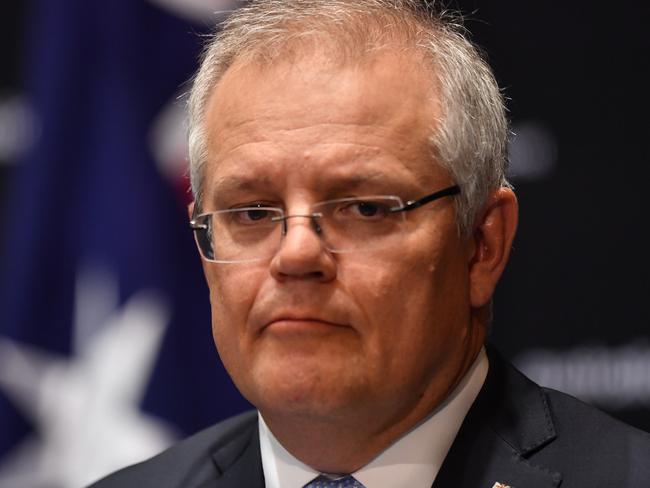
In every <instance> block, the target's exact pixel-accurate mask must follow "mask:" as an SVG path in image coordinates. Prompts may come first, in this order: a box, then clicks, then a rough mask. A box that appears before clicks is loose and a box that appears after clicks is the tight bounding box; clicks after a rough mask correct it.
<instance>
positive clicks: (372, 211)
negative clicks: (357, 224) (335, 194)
mask: <svg viewBox="0 0 650 488" xmlns="http://www.w3.org/2000/svg"><path fill="white" fill-rule="evenodd" d="M390 208H391V205H389V204H388V203H387V202H379V201H373V200H355V201H352V202H347V204H346V205H345V206H344V207H343V208H342V209H341V212H342V213H343V214H344V215H345V216H346V217H351V218H356V219H358V220H380V219H382V218H384V217H386V216H387V215H388V214H389V213H390Z"/></svg>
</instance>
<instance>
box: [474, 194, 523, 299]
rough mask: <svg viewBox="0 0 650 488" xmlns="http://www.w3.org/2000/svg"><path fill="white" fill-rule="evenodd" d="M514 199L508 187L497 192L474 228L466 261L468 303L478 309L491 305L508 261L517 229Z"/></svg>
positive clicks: (515, 202)
mask: <svg viewBox="0 0 650 488" xmlns="http://www.w3.org/2000/svg"><path fill="white" fill-rule="evenodd" d="M518 209H519V206H518V204H517V197H516V196H515V194H514V192H513V191H512V190H511V189H510V188H499V189H498V190H496V191H495V192H494V193H492V195H490V198H489V199H488V203H487V205H486V206H485V208H484V210H483V213H482V214H481V215H480V217H479V219H478V221H477V222H476V224H475V228H474V235H473V240H474V243H473V244H474V252H473V254H472V257H471V259H470V262H469V286H470V304H471V306H472V307H473V308H480V307H483V306H484V305H486V304H487V303H489V302H490V299H491V298H492V294H493V293H494V288H495V287H496V284H497V282H498V281H499V278H500V277H501V273H503V270H504V268H505V266H506V263H507V262H508V258H509V256H510V248H511V246H512V241H513V239H514V237H515V231H516V230H517V219H518Z"/></svg>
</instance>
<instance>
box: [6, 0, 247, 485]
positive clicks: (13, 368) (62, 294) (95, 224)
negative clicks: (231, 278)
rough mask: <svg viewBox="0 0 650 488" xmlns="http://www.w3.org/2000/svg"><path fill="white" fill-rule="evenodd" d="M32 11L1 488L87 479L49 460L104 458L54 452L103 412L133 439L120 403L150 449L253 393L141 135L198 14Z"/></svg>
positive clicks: (145, 7) (183, 75)
mask: <svg viewBox="0 0 650 488" xmlns="http://www.w3.org/2000/svg"><path fill="white" fill-rule="evenodd" d="M33 10H34V12H33V15H32V17H31V19H30V22H31V24H32V25H31V29H30V30H29V33H30V37H29V44H30V52H29V55H28V58H27V61H26V64H27V66H26V68H27V74H26V79H27V83H28V95H29V96H30V98H31V101H32V104H33V107H34V110H35V112H36V115H37V117H38V119H39V120H40V136H39V138H38V140H37V142H36V144H35V146H34V148H33V150H32V151H31V154H30V155H29V157H28V160H27V161H26V162H25V163H24V164H23V165H22V166H21V167H20V169H19V170H17V173H16V176H15V178H14V180H13V185H12V193H13V194H12V195H11V196H10V200H9V202H8V208H9V212H10V214H9V215H8V217H7V222H8V223H9V225H8V227H7V229H6V230H5V232H4V234H3V240H4V242H3V243H2V245H3V249H4V253H3V254H4V255H3V263H2V268H1V270H2V274H1V275H0V278H1V280H2V281H1V286H2V288H0V310H1V311H2V312H1V314H2V317H1V318H0V343H1V344H2V347H0V368H1V369H2V370H4V371H5V374H4V375H3V374H2V373H1V372H0V485H2V486H5V485H3V484H2V482H1V480H18V481H20V482H21V483H23V484H20V485H15V486H23V487H29V486H66V484H67V483H73V482H76V480H83V479H84V478H83V475H76V476H77V477H75V475H71V474H69V473H63V472H59V473H57V474H52V471H51V468H47V465H48V463H49V464H52V463H53V462H56V463H58V465H59V467H58V468H56V469H58V470H59V471H61V470H63V469H65V464H66V462H68V463H70V464H71V465H73V464H74V463H73V462H72V460H70V459H63V458H61V459H59V458H57V456H63V457H65V456H66V455H67V456H68V457H70V456H73V455H84V454H85V459H77V464H79V463H88V464H92V463H93V460H98V459H99V458H100V457H102V456H105V455H106V454H105V452H104V454H101V455H100V454H96V453H95V451H94V449H95V447H93V446H92V445H85V447H84V446H77V447H76V448H70V449H69V451H70V452H68V453H67V454H65V453H63V451H64V450H65V449H68V448H67V447H61V445H62V443H64V442H66V435H68V436H69V437H70V438H69V439H68V440H69V441H70V442H71V443H73V444H74V443H75V442H77V444H78V443H79V437H83V436H84V435H85V434H86V433H87V432H88V431H89V430H92V429H96V428H104V429H106V428H108V426H109V425H113V424H111V422H114V425H115V426H114V427H113V428H111V429H112V432H113V434H117V433H119V432H120V429H121V428H124V431H125V432H133V434H134V435H135V434H136V433H137V429H136V428H135V427H133V425H135V424H132V423H131V422H136V421H138V418H137V417H138V414H137V413H134V412H132V411H129V410H128V408H127V405H128V404H129V402H132V403H133V402H134V403H135V404H136V407H137V408H138V409H141V412H142V415H143V417H142V418H143V419H144V420H145V423H146V422H149V424H148V426H147V427H145V428H143V436H144V437H145V438H147V436H149V437H148V440H145V441H143V443H145V444H147V445H149V446H154V448H155V446H158V445H162V444H160V443H156V442H154V441H153V440H152V439H159V438H160V439H167V440H171V439H173V438H175V437H178V436H182V435H184V434H188V433H191V432H193V431H196V430H198V429H200V428H202V427H204V426H206V425H208V424H210V423H213V422H215V421H217V420H219V419H221V418H224V417H226V416H229V415H232V414H234V413H236V412H239V411H241V410H243V409H245V408H247V407H248V404H247V403H246V402H245V401H244V400H243V399H242V398H241V397H240V396H239V394H238V393H237V392H236V390H235V389H234V387H233V386H232V384H231V382H230V380H229V378H228V376H227V374H226V373H225V371H224V370H223V367H222V366H221V365H220V363H219V360H218V356H217V353H216V351H215V349H214V345H213V343H212V337H211V332H210V313H209V301H208V293H207V287H206V286H205V284H204V282H203V277H202V273H201V269H200V261H199V258H198V254H197V252H196V250H195V246H194V243H193V241H192V236H191V233H190V231H189V229H188V227H187V213H186V210H185V208H184V207H183V205H181V204H180V202H179V199H178V198H177V195H176V194H175V192H174V189H173V184H172V183H170V181H168V180H167V179H166V178H165V177H164V176H163V175H162V173H161V171H160V170H159V169H158V167H157V165H156V164H155V162H154V158H153V156H152V151H151V148H150V140H151V138H150V133H151V127H152V124H153V123H154V121H155V119H156V117H157V116H158V114H159V113H160V112H161V110H162V108H163V107H164V105H165V104H166V103H168V102H169V101H170V100H173V98H174V97H175V96H176V95H177V94H178V92H179V91H180V90H181V89H182V88H183V84H184V82H185V81H186V80H187V79H188V78H189V77H190V75H191V73H192V71H193V70H194V69H195V68H196V60H197V57H198V51H199V36H198V35H197V32H196V31H197V28H196V27H193V26H192V25H190V24H189V23H188V22H186V21H183V20H181V19H179V18H175V17H174V16H173V15H171V14H169V13H167V12H164V11H163V10H160V9H158V8H157V7H155V6H154V5H152V4H149V3H146V2H134V1H132V0H116V1H112V2H87V1H85V0H67V1H61V2H36V3H35V4H34V8H33ZM147 324H148V325H147ZM115 331H117V332H115ZM147 331H148V332H147ZM156 334H158V335H156ZM138 355H139V356H138ZM100 359H101V360H103V361H104V363H102V364H97V362H98V361H99V360H100ZM30 361H32V362H30ZM105 398H109V399H110V398H112V400H111V402H113V403H110V402H109V403H108V404H107V405H108V406H106V407H102V406H101V405H100V404H101V402H102V401H103V400H104V399H105ZM47 402H50V403H47ZM80 405H82V406H81V407H80ZM84 406H85V407H84ZM86 407H87V408H86ZM122 409H124V411H125V412H126V414H125V415H124V416H123V417H122V420H120V419H115V418H113V417H114V416H115V415H117V414H119V411H121V410H122ZM89 410H92V411H93V412H103V413H102V414H93V415H89V414H88V418H86V413H85V412H87V411H89ZM73 414H74V415H73ZM71 415H72V416H74V417H76V418H72V419H71V418H68V417H70V416H71ZM102 415H104V417H102ZM129 415H130V417H129ZM109 417H110V420H106V418H109ZM124 419H126V420H124ZM120 423H121V424H120ZM98 425H99V426H103V427H98ZM126 427H128V428H126ZM159 427H160V428H159ZM61 429H67V432H68V433H67V434H66V432H63V433H61V432H60V431H61ZM75 429H79V430H78V431H77V430H75ZM161 432H164V433H163V434H161ZM159 434H160V435H159ZM88 436H89V437H90V438H91V439H92V438H94V437H92V436H90V434H88ZM75 437H76V438H75ZM96 437H97V439H99V438H101V436H99V435H97V436H96ZM122 437H124V436H122ZM120 439H121V438H120ZM88 442H89V441H88ZM163 443H164V442H163ZM20 446H23V447H20ZM117 449H118V447H116V448H115V450H117ZM120 449H121V450H122V451H123V454H124V451H128V448H125V449H122V448H120ZM106 450H110V447H109V446H104V451H106ZM57 451H58V454H57V453H56V452H57ZM135 451H137V449H134V455H135V456H136V457H137V453H135ZM142 452H144V451H142ZM75 453H76V454H75ZM79 453H81V454H79ZM28 455H31V456H38V459H36V460H34V464H32V466H31V470H32V471H33V473H32V474H31V475H28V474H26V470H25V469H24V466H25V465H26V463H27V465H29V462H28V461H27V460H28V457H26V456H28ZM129 459H130V458H129V457H128V456H125V457H124V459H122V461H123V462H128V461H129ZM11 463H17V464H15V465H12V464H11ZM21 463H22V464H23V468H20V466H19V465H20V464H21ZM96 464H98V465H99V464H102V462H99V461H98V462H97V463H96ZM118 464H119V461H117V462H116V463H115V466H117V465H118ZM62 465H63V467H62ZM103 465H105V467H106V466H109V465H110V463H109V464H106V462H104V463H103ZM41 468H42V469H41ZM48 469H50V471H49V472H48V471H47V470H48ZM70 469H72V467H70ZM36 471H38V472H39V473H40V474H36V473H35V472H36ZM3 473H5V475H3ZM6 473H9V474H6ZM100 473H101V468H98V469H97V470H96V473H95V475H97V474H100ZM3 476H4V477H3ZM30 476H31V477H30ZM39 476H40V479H39ZM48 477H49V484H48V483H46V482H44V481H43V480H44V479H46V478H48ZM87 481H91V480H87ZM7 486H8V485H7Z"/></svg>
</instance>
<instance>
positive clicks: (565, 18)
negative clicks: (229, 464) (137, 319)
mask: <svg viewBox="0 0 650 488" xmlns="http://www.w3.org/2000/svg"><path fill="white" fill-rule="evenodd" d="M36 5H39V2H28V1H25V2H3V3H2V4H0V210H2V212H0V216H1V217H0V249H2V246H3V244H2V243H3V242H4V241H5V240H6V239H7V237H8V236H9V235H10V234H11V233H12V231H13V229H12V228H10V227H8V226H7V221H8V218H7V216H8V215H15V214H16V213H20V212H21V210H22V209H21V206H20V205H19V204H18V203H17V200H16V199H15V198H13V199H12V200H11V202H10V201H9V200H8V199H9V194H10V193H11V190H12V189H13V188H14V185H15V181H16V180H15V176H16V175H17V173H18V170H19V168H20V167H21V165H22V164H25V163H24V160H25V158H24V157H23V156H24V155H25V154H27V151H28V150H29V148H30V144H31V143H33V142H34V141H35V140H37V139H38V137H39V135H40V131H41V130H42V127H41V125H40V124H39V120H37V118H36V117H35V116H34V114H33V113H32V111H31V110H30V103H31V101H30V99H29V96H28V95H27V90H26V88H25V86H26V85H25V73H26V71H27V69H26V68H27V66H26V65H27V64H28V62H29V63H34V62H39V60H38V59H37V60H34V59H28V56H27V54H26V52H27V48H28V47H29V45H30V43H31V38H30V35H31V34H28V33H31V32H32V31H31V30H29V29H27V26H28V25H30V24H31V19H32V11H33V10H34V9H35V6H36ZM454 5H456V6H458V7H460V8H461V9H462V11H463V12H464V13H465V14H466V26H467V27H468V29H469V30H470V31H471V33H472V38H473V39H474V40H475V41H476V42H477V43H478V44H480V45H481V46H482V47H483V48H484V50H485V53H486V56H487V57H488V59H489V61H490V64H491V65H492V66H493V67H494V69H495V72H496V75H497V78H498V80H499V83H500V86H501V87H503V91H504V93H505V95H506V97H507V98H508V107H509V112H510V118H511V121H512V128H513V135H512V141H511V180H512V182H513V184H514V186H515V188H516V192H517V195H518V198H519V201H520V205H521V213H520V228H519V233H518V236H517V238H516V241H515V245H514V250H513V253H512V258H511V263H510V265H509V267H508V269H507V271H506V273H505V276H504V278H503V280H502V283H501V285H500V288H499V290H498V292H497V295H496V297H495V309H494V312H495V313H494V317H495V319H494V326H493V331H492V340H493V342H494V343H496V344H497V346H498V347H499V348H500V349H501V350H502V351H503V352H504V354H505V355H506V356H508V357H510V358H512V359H513V360H514V361H515V362H516V363H517V364H519V365H520V366H521V367H522V368H523V369H524V370H525V371H526V372H528V373H529V374H530V375H531V376H533V377H534V378H536V379H538V380H539V381H540V382H542V383H544V384H547V385H550V386H555V387H557V388H559V389H563V390H567V391H569V392H572V393H574V394H576V395H577V396H579V397H581V398H583V399H585V400H586V401H589V402H591V403H594V404H596V405H598V406H600V407H601V408H604V409H605V410H607V411H609V412H611V413H612V414H613V415H615V416H617V417H619V418H621V419H624V420H626V421H628V422H630V423H633V424H635V425H637V426H639V427H641V428H644V429H647V430H650V415H649V413H650V341H649V340H648V327H649V326H650V313H649V312H648V296H649V294H650V277H649V276H650V265H649V264H648V249H649V248H650V238H649V237H648V234H649V233H648V232H647V230H646V227H647V226H648V223H649V219H648V217H647V211H648V208H649V205H648V203H647V198H648V190H647V185H648V176H649V175H650V172H649V170H648V163H649V162H650V149H649V147H650V146H649V143H648V141H649V139H650V123H649V122H648V113H649V110H648V109H649V108H650V107H648V102H647V98H648V97H647V90H648V86H650V75H649V74H648V73H649V70H650V66H649V60H650V56H649V54H650V49H649V48H650V41H649V40H648V27H647V25H646V22H647V19H648V18H649V15H648V14H650V9H649V7H648V4H647V3H645V2H633V1H631V0H624V1H622V2H617V3H616V6H615V7H614V6H613V5H609V6H608V7H596V5H597V4H596V3H593V2H586V1H576V2H561V3H560V2H521V1H515V0H501V1H498V2H479V1H478V0H473V1H472V0H464V1H458V2H456V3H455V4H454ZM165 15H167V14H165ZM202 29H203V27H197V24H196V23H191V22H189V21H187V24H186V27H183V28H182V32H184V33H185V34H186V35H187V38H188V39H195V40H196V42H197V43H198V42H199V37H198V34H197V33H198V32H201V31H202ZM191 42H194V41H191ZM195 54H196V53H194V54H193V55H195ZM166 61H168V63H170V65H171V64H174V63H176V62H177V61H175V60H173V59H168V60H166ZM179 61H182V62H183V63H186V64H187V65H188V66H189V65H190V64H191V63H189V62H188V60H187V59H184V60H179ZM190 71H191V70H188V71H187V76H189V73H190ZM163 75H164V73H163ZM178 85H179V88H180V85H181V83H180V82H179V83H178ZM170 95H171V94H170ZM96 116H97V117H98V118H101V116H102V114H97V115H96ZM171 195H172V193H171V192H170V198H171ZM25 197H26V198H29V195H25ZM3 272H4V270H2V269H1V268H0V277H2V273H3ZM200 279H201V277H200V275H199V274H198V273H197V274H196V280H200ZM197 283H198V281H197ZM197 300H199V301H200V304H199V305H198V306H199V307H203V308H205V307H206V304H205V303H204V302H205V296H201V295H199V296H198V298H197ZM0 313H1V311H0ZM0 320H2V319H0ZM0 332H2V330H1V328H0ZM215 420H216V419H215Z"/></svg>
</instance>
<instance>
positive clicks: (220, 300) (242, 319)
mask: <svg viewBox="0 0 650 488" xmlns="http://www.w3.org/2000/svg"><path fill="white" fill-rule="evenodd" d="M206 278H207V281H208V287H209V289H210V306H211V311H212V336H213V338H214V341H215V344H216V346H217V349H218V351H219V355H220V357H221V359H222V361H223V363H224V365H225V366H226V368H228V369H231V368H232V367H234V364H233V358H235V359H236V358H237V357H240V356H241V352H242V349H244V348H245V340H246V324H247V320H248V314H249V312H250V309H251V307H252V305H253V303H254V302H255V297H256V295H257V291H258V289H259V286H258V284H259V283H260V281H261V279H262V278H263V276H262V272H261V270H260V269H257V268H255V267H252V266H250V265H248V266H247V267H243V266H236V265H228V266H219V267H217V266H214V267H211V269H208V270H207V271H206Z"/></svg>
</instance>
